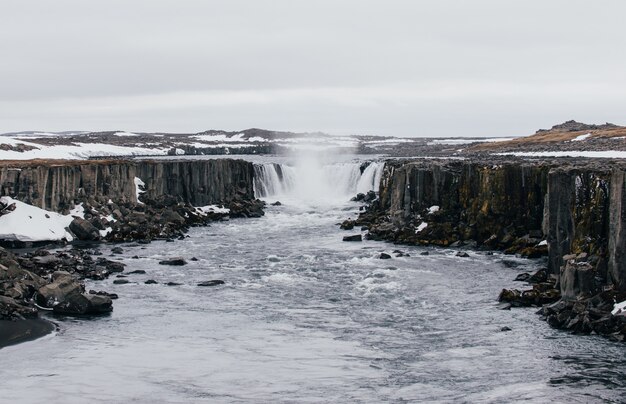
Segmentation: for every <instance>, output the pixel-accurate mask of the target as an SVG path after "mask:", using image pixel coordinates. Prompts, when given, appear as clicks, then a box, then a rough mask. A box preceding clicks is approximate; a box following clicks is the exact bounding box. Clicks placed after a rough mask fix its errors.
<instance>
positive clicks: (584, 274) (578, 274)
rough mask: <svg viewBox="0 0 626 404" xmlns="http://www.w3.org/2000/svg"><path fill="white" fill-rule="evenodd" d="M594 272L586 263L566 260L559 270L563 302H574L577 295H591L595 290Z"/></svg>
mask: <svg viewBox="0 0 626 404" xmlns="http://www.w3.org/2000/svg"><path fill="white" fill-rule="evenodd" d="M594 277H595V271H594V270H593V267H592V266H591V265H589V264H588V263H586V262H582V263H577V262H573V260H571V259H570V260H567V261H566V263H565V265H564V266H563V267H562V269H561V276H560V280H561V282H560V284H561V295H562V296H563V299H565V300H574V299H576V298H577V297H578V296H579V295H591V294H593V293H594V291H595V290H596V285H595V280H594Z"/></svg>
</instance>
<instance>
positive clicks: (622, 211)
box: [344, 159, 626, 340]
mask: <svg viewBox="0 0 626 404" xmlns="http://www.w3.org/2000/svg"><path fill="white" fill-rule="evenodd" d="M352 225H360V226H367V227H368V231H369V232H368V237H369V238H372V239H380V240H388V241H393V242H396V243H400V244H414V245H436V246H451V247H463V246H465V247H470V248H478V249H485V250H502V251H505V252H506V253H509V254H520V255H521V256H524V257H530V258H537V257H541V256H547V266H546V268H545V269H543V270H541V271H539V273H537V274H535V275H533V276H530V275H527V276H521V277H520V280H526V281H529V282H531V283H533V289H531V290H524V291H519V290H515V289H513V290H504V291H503V292H502V294H501V296H500V300H501V301H503V302H508V303H510V304H513V305H526V306H528V305H536V306H542V305H545V306H544V308H543V309H542V312H541V314H542V315H544V317H545V318H546V319H547V320H548V321H549V322H550V324H552V325H553V326H556V327H561V328H567V329H571V330H573V331H577V332H586V333H589V332H598V333H603V334H611V335H612V336H613V337H614V338H616V339H618V340H624V335H625V334H626V321H623V320H626V318H624V317H623V316H620V319H616V318H615V316H611V314H610V311H611V309H612V308H613V304H614V303H615V302H616V301H617V302H620V301H623V300H625V298H626V256H625V252H624V251H625V249H626V164H625V163H624V162H620V161H593V160H589V161H587V162H574V161H563V160H561V161H524V160H520V161H502V160H501V161H498V160H494V159H491V160H489V161H485V160H432V159H431V160H416V161H391V162H388V164H387V165H386V167H385V171H384V174H383V177H382V180H381V185H380V196H379V199H378V200H377V201H374V202H373V203H372V204H371V205H370V207H369V208H368V209H367V211H366V212H365V213H363V214H361V215H360V217H359V219H357V220H356V222H354V223H344V227H347V226H348V227H349V226H352ZM555 302H556V303H555ZM548 304H550V305H548ZM509 307H510V306H509Z"/></svg>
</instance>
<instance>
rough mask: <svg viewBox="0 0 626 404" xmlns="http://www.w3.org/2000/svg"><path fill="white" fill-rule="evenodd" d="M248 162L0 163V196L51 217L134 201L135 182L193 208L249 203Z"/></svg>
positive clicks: (250, 178) (154, 194)
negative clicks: (83, 206)
mask: <svg viewBox="0 0 626 404" xmlns="http://www.w3.org/2000/svg"><path fill="white" fill-rule="evenodd" d="M253 175H254V171H253V167H252V163H249V162H245V161H242V160H231V159H218V160H194V161H191V160H186V161H178V160H176V161H168V160H138V161H134V160H133V161H128V160H126V161H125V160H111V161H76V162H74V161H58V162H55V161H32V162H14V163H4V164H0V196H5V195H7V196H12V197H14V198H15V199H18V200H21V201H23V202H26V203H28V204H31V205H34V206H37V207H40V208H43V209H47V210H52V211H57V212H63V211H64V210H67V209H69V208H72V207H73V204H74V203H77V202H78V201H83V200H85V199H89V200H92V201H96V202H98V203H101V204H103V203H106V202H107V201H108V200H109V199H112V200H113V201H115V202H116V203H127V202H135V201H136V195H135V182H134V180H135V177H137V178H140V179H142V180H143V181H144V182H145V183H146V193H145V194H144V197H146V198H152V199H155V198H158V197H161V196H164V195H166V196H172V197H175V198H178V200H180V201H182V202H187V203H190V204H192V205H195V206H202V205H207V204H214V203H229V202H231V201H232V200H235V199H237V198H241V199H254V190H253Z"/></svg>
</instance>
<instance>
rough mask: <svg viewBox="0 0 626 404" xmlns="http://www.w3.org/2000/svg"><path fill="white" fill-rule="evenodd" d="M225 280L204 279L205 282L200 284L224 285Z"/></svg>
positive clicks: (199, 284)
mask: <svg viewBox="0 0 626 404" xmlns="http://www.w3.org/2000/svg"><path fill="white" fill-rule="evenodd" d="M224 283H225V282H224V281H222V280H219V279H213V280H210V281H203V282H199V283H198V286H217V285H223V284H224Z"/></svg>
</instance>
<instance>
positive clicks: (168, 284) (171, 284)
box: [166, 282, 182, 286]
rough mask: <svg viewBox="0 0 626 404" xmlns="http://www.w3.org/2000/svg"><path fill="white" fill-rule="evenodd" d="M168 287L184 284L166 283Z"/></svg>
mask: <svg viewBox="0 0 626 404" xmlns="http://www.w3.org/2000/svg"><path fill="white" fill-rule="evenodd" d="M166 285H167V286H180V285H182V283H178V282H168V283H166Z"/></svg>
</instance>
